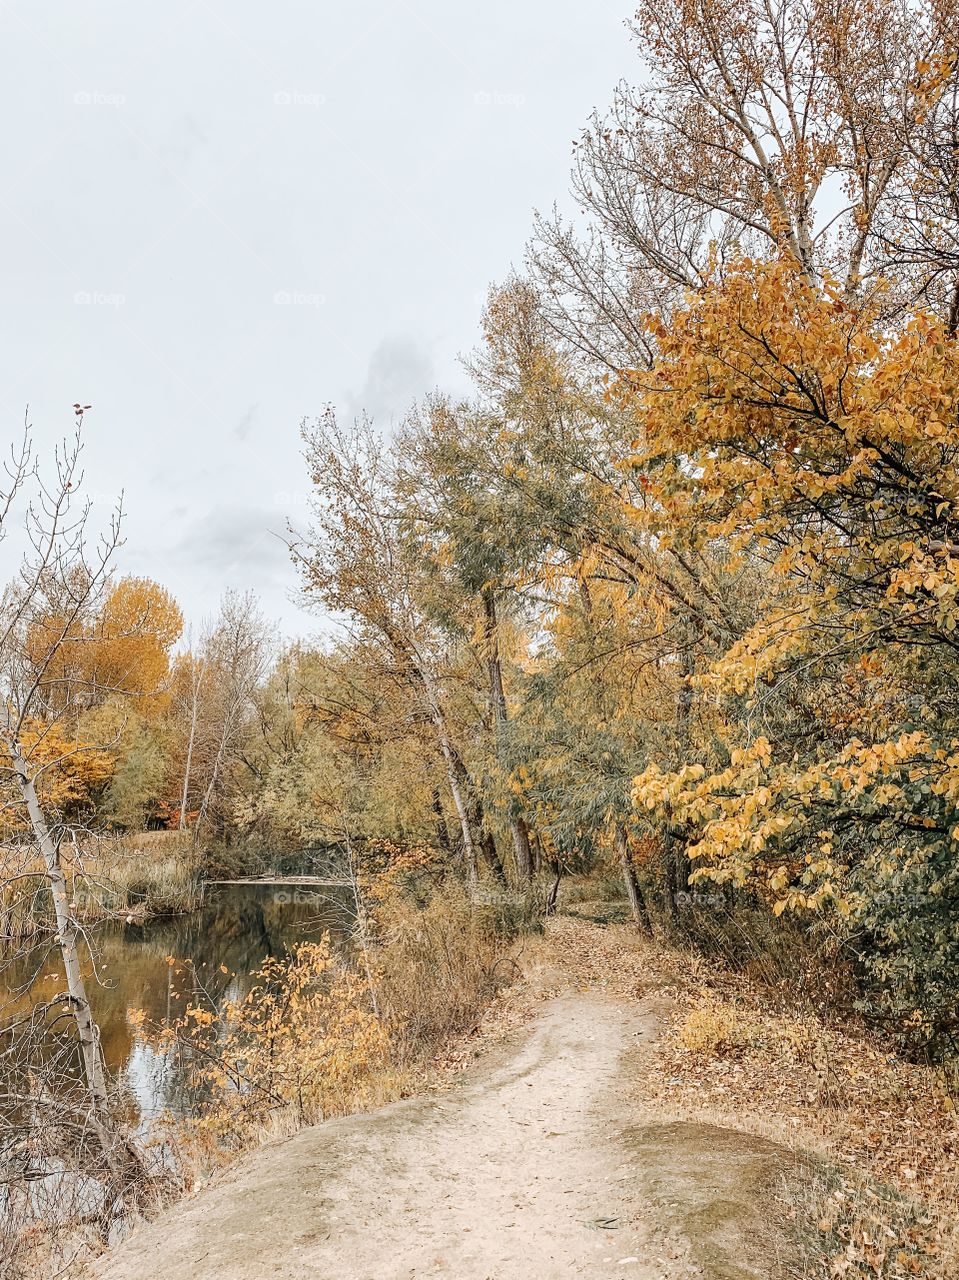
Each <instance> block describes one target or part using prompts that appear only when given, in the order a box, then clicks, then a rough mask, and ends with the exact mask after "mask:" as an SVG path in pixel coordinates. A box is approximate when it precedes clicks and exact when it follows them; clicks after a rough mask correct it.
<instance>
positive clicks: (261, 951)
mask: <svg viewBox="0 0 959 1280" xmlns="http://www.w3.org/2000/svg"><path fill="white" fill-rule="evenodd" d="M351 906H352V902H351V899H350V895H349V890H348V889H343V888H337V887H321V886H312V885H302V884H262V883H259V884H230V885H226V884H224V885H208V886H207V888H206V892H205V895H204V902H203V905H202V907H200V908H199V909H198V910H197V911H194V912H191V913H190V914H188V915H181V916H173V917H169V918H165V919H153V920H147V921H145V922H144V923H142V924H125V923H122V922H109V923H106V924H103V925H100V926H97V927H96V928H94V929H92V930H91V931H90V939H91V943H92V946H93V953H94V954H93V959H95V963H96V974H95V978H94V976H93V960H92V959H91V960H90V961H89V963H88V966H87V967H88V972H89V976H88V984H89V985H88V992H89V995H90V1001H91V1004H92V1005H93V1011H94V1014H95V1016H96V1018H97V1020H98V1022H99V1025H100V1032H101V1037H102V1044H103V1053H104V1057H105V1059H106V1063H107V1066H108V1068H109V1069H110V1071H111V1072H113V1073H114V1074H117V1075H119V1076H121V1077H122V1078H123V1080H124V1082H125V1083H126V1085H127V1087H128V1088H129V1090H130V1092H131V1094H132V1096H133V1098H134V1099H135V1101H136V1104H137V1106H138V1108H139V1110H140V1114H141V1118H142V1119H143V1120H148V1119H149V1118H150V1117H151V1116H154V1115H156V1114H157V1113H158V1112H159V1111H162V1110H164V1109H165V1108H170V1109H171V1110H173V1111H182V1110H183V1109H184V1106H185V1100H184V1098H183V1096H182V1094H181V1091H180V1089H179V1082H178V1079H177V1073H176V1069H175V1065H174V1063H173V1062H172V1061H171V1059H170V1058H168V1057H161V1056H158V1055H157V1054H155V1053H153V1052H152V1051H151V1050H150V1049H149V1048H147V1047H145V1046H144V1045H142V1044H140V1043H138V1042H137V1040H136V1039H135V1037H134V1035H133V1030H132V1027H131V1025H130V1019H129V1016H128V1010H130V1009H142V1010H143V1011H144V1013H145V1014H146V1015H147V1018H148V1020H149V1021H150V1022H151V1023H153V1024H157V1023H163V1022H164V1021H165V1020H171V1021H172V1020H175V1019H176V1018H177V1017H178V1016H179V1015H180V1014H181V1013H182V1012H183V1010H184V1008H185V1007H186V1005H187V1003H189V1002H190V1001H191V1000H192V999H194V995H193V992H194V987H195V986H196V983H197V982H199V983H202V985H203V987H204V988H205V989H206V991H207V992H208V993H209V995H210V996H211V997H212V998H213V999H214V1000H216V1001H219V1000H220V999H222V998H224V997H225V998H227V999H231V1000H235V999H238V998H241V997H242V996H243V995H245V994H246V992H247V991H248V990H249V989H250V986H251V985H252V979H251V976H250V975H251V974H252V972H253V971H254V970H256V969H257V968H259V966H260V965H261V964H262V962H263V961H264V960H265V959H266V958H267V957H268V956H278V955H283V954H284V953H285V952H286V951H288V950H289V948H290V947H291V946H293V945H294V944H296V943H297V942H304V941H310V940H314V941H318V940H319V938H320V937H322V935H323V934H324V933H329V934H330V936H331V938H332V939H333V940H334V942H336V941H339V942H341V943H343V944H344V945H345V940H346V936H347V934H348V932H349V929H350V925H351V921H352V917H351V911H350V908H351ZM168 957H173V959H174V961H176V962H180V963H174V964H172V965H171V964H170V963H169V960H168ZM186 961H188V962H190V964H184V963H182V962H186ZM191 969H192V971H193V972H195V974H196V981H194V979H193V977H192V974H191ZM34 974H37V975H38V976H37V978H36V979H35V980H34V982H33V984H32V987H31V993H32V1001H33V1002H34V1003H36V1002H38V1001H41V1000H44V999H48V998H49V997H50V996H52V995H53V994H54V993H55V992H57V991H62V989H63V977H62V971H61V970H60V968H59V963H58V956H57V955H56V953H55V952H51V950H50V948H49V947H44V948H43V949H37V950H35V951H33V952H32V953H31V954H30V955H28V956H26V957H24V958H23V959H22V960H19V961H17V962H16V964H15V965H13V966H11V967H10V968H8V969H7V971H6V972H5V973H4V975H3V977H4V979H5V980H6V983H7V985H8V986H9V987H10V989H11V991H16V989H17V987H19V986H20V985H21V984H25V983H26V982H28V981H29V979H30V977H31V976H32V975H34ZM12 1003H13V1007H16V1006H17V1005H19V1006H20V1007H21V1008H22V1007H23V1005H22V1001H19V1000H14V1001H13V1002H12ZM10 1008H11V1005H8V1006H7V1011H9V1009H10Z"/></svg>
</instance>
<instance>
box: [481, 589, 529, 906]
mask: <svg viewBox="0 0 959 1280" xmlns="http://www.w3.org/2000/svg"><path fill="white" fill-rule="evenodd" d="M483 615H484V620H485V633H486V645H487V658H486V663H487V669H488V671H489V685H490V701H491V702H492V705H493V724H494V731H495V734H496V751H497V755H498V756H499V761H500V768H501V769H504V770H505V769H506V767H507V763H508V762H507V761H506V758H505V754H506V753H505V747H506V742H505V738H506V722H507V712H506V691H505V690H504V688H503V665H502V663H501V662H500V657H499V640H498V637H497V619H496V601H495V600H494V598H493V593H492V591H488V590H487V591H484V592H483ZM511 808H512V805H511ZM509 824H510V835H511V837H512V841H513V858H514V861H515V863H516V878H517V879H518V880H519V882H520V883H521V884H524V883H526V882H527V881H528V880H530V879H531V878H532V875H533V856H532V852H531V850H530V842H529V828H528V827H527V825H526V820H525V818H524V817H523V815H522V814H519V813H515V812H511V813H510V816H509Z"/></svg>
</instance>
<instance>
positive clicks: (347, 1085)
mask: <svg viewBox="0 0 959 1280" xmlns="http://www.w3.org/2000/svg"><path fill="white" fill-rule="evenodd" d="M253 977H254V984H253V986H252V987H251V989H250V991H249V992H248V994H247V995H246V996H244V997H243V998H242V999H239V1000H234V1001H227V1002H226V1003H224V1004H223V1005H221V1006H220V1007H219V1008H216V1007H210V1006H208V1005H201V1004H195V1005H191V1006H190V1007H188V1009H187V1011H186V1014H185V1015H184V1017H183V1019H181V1021H180V1022H179V1023H177V1024H176V1025H175V1026H173V1027H171V1028H165V1029H163V1030H162V1031H160V1032H159V1033H158V1034H155V1035H153V1036H150V1034H149V1032H148V1031H147V1030H146V1028H145V1027H144V1024H143V1019H142V1017H141V1016H140V1015H137V1014H132V1015H131V1019H132V1021H133V1023H134V1025H135V1027H136V1028H137V1030H138V1032H139V1034H140V1035H141V1036H145V1037H149V1038H150V1039H151V1040H152V1041H153V1044H154V1047H155V1048H159V1049H161V1050H165V1051H167V1052H169V1053H171V1054H172V1053H174V1052H175V1051H177V1050H179V1054H180V1061H181V1063H182V1069H183V1070H184V1071H185V1072H186V1074H187V1077H188V1081H187V1083H188V1084H189V1085H190V1087H191V1089H192V1090H193V1092H194V1093H195V1095H196V1096H198V1097H199V1098H201V1099H202V1100H203V1104H202V1106H201V1107H200V1108H198V1113H197V1118H195V1119H193V1120H192V1121H190V1122H189V1123H188V1125H187V1137H188V1139H190V1140H192V1141H193V1142H194V1143H195V1144H196V1145H198V1146H199V1148H200V1151H201V1153H205V1154H206V1155H211V1154H213V1155H223V1154H225V1153H227V1152H230V1151H238V1150H242V1149H244V1148H245V1147H248V1146H251V1145H255V1143H256V1142H257V1141H258V1138H259V1135H260V1133H261V1132H262V1131H263V1129H264V1128H266V1127H268V1126H271V1125H272V1126H273V1127H274V1128H285V1129H286V1130H288V1131H289V1130H291V1129H296V1128H298V1127H300V1126H301V1125H305V1124H314V1123H316V1122H318V1121H320V1120H322V1119H324V1118H325V1117H327V1116H330V1115H343V1114H346V1113H348V1112H352V1111H358V1110H363V1109H364V1108H365V1107H368V1106H375V1105H378V1104H380V1103H382V1102H383V1101H386V1100H387V1099H389V1098H390V1097H393V1096H395V1094H396V1090H397V1086H398V1078H397V1076H396V1074H395V1072H394V1071H393V1069H392V1067H391V1044H390V1037H389V1033H388V1031H387V1029H386V1027H385V1025H384V1023H383V1022H382V1021H381V1020H380V1018H379V1017H378V1016H377V1014H376V1012H375V1011H374V1006H373V1000H372V996H371V992H370V988H369V986H368V984H367V982H366V981H365V979H363V978H361V977H360V976H359V975H358V974H357V973H355V972H353V971H351V970H350V969H349V968H348V967H347V966H346V965H345V964H344V963H343V961H342V960H341V959H339V958H338V957H337V956H336V954H335V953H334V951H333V949H332V947H331V945H330V942H329V939H328V938H327V937H324V938H323V940H322V941H321V942H303V943H300V944H299V945H298V946H296V947H294V948H293V950H292V952H291V953H290V955H289V956H287V957H285V958H277V957H270V958H268V959H267V960H265V961H264V963H263V965H262V966H261V968H260V969H259V970H258V971H257V972H256V973H255V974H254V975H253Z"/></svg>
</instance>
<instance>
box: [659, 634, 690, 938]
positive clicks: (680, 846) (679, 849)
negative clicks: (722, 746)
mask: <svg viewBox="0 0 959 1280" xmlns="http://www.w3.org/2000/svg"><path fill="white" fill-rule="evenodd" d="M693 656H694V655H693V646H692V641H690V642H689V644H687V646H686V648H685V650H684V651H683V662H682V675H683V683H682V685H681V686H680V690H679V707H678V713H677V716H676V749H677V753H678V756H679V760H680V763H685V762H686V761H687V760H688V759H689V751H690V745H691V741H692V709H693V686H692V675H693V670H694V663H693ZM666 858H667V863H666V887H667V903H666V908H667V910H668V912H669V914H670V915H671V916H673V917H674V918H675V917H677V916H678V915H679V903H678V902H677V897H678V895H679V894H680V893H685V892H686V890H687V889H688V887H689V877H690V874H691V871H692V867H691V865H690V861H689V855H688V853H687V852H686V832H685V830H683V829H682V828H680V827H676V826H675V825H674V824H673V823H669V824H668V825H667V828H666Z"/></svg>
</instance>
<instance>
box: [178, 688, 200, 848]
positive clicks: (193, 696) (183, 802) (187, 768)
mask: <svg viewBox="0 0 959 1280" xmlns="http://www.w3.org/2000/svg"><path fill="white" fill-rule="evenodd" d="M202 679H203V672H202V669H201V670H200V673H199V675H193V673H191V689H190V737H189V740H188V741H187V747H186V763H185V765H184V766H183V790H182V791H181V793H180V821H179V822H178V823H177V826H178V827H179V829H180V830H181V831H183V830H184V829H185V828H186V814H187V804H188V802H189V799H190V773H191V772H192V769H193V748H194V746H195V744H196V726H197V720H198V719H199V715H200V683H201V681H202Z"/></svg>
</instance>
